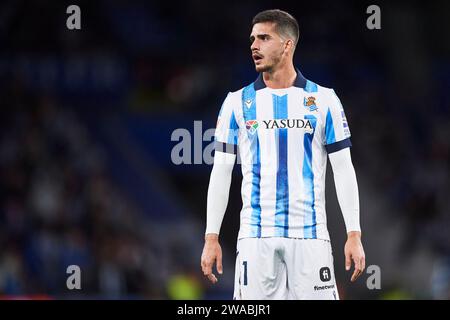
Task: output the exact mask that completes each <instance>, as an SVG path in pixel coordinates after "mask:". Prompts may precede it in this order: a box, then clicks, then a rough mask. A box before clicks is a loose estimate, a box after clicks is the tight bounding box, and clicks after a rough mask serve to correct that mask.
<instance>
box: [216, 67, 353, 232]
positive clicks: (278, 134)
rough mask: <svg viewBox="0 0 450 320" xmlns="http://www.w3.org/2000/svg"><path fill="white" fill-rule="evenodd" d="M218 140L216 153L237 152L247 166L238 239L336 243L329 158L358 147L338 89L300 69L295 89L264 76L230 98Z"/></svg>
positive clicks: (222, 112) (244, 167)
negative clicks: (328, 205) (331, 230)
mask: <svg viewBox="0 0 450 320" xmlns="http://www.w3.org/2000/svg"><path fill="white" fill-rule="evenodd" d="M215 141H216V142H215V143H216V150H220V151H223V152H237V153H238V159H239V161H240V162H241V169H242V175H243V180H242V188H241V192H242V203H243V206H242V210H241V218H240V219H241V223H240V230H239V236H238V238H239V239H241V238H248V237H289V238H308V239H316V238H318V239H326V240H329V234H328V230H327V225H326V212H325V172H326V165H327V154H328V153H331V152H335V151H338V150H341V149H343V148H346V147H350V146H351V142H350V130H349V127H348V123H347V120H346V117H345V114H344V109H343V107H342V105H341V103H340V101H339V99H338V97H337V96H336V94H335V92H334V90H333V89H329V88H325V87H321V86H319V85H317V84H315V83H313V82H311V81H309V80H307V79H305V78H304V77H303V76H302V74H301V73H300V71H298V70H297V78H296V80H295V83H294V85H293V86H292V87H289V88H285V89H271V88H268V87H266V85H265V84H264V81H263V79H262V74H260V75H259V77H258V79H257V80H256V81H255V82H254V83H252V84H250V85H248V86H247V87H245V88H242V89H240V90H238V91H236V92H230V93H229V94H228V95H227V97H226V99H225V101H224V103H223V105H222V108H221V110H220V113H219V118H218V121H217V127H216V132H215ZM236 146H237V147H236Z"/></svg>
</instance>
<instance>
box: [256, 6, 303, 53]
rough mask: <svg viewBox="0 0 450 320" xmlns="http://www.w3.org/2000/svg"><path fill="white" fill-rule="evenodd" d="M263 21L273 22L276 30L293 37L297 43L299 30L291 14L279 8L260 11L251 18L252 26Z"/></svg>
mask: <svg viewBox="0 0 450 320" xmlns="http://www.w3.org/2000/svg"><path fill="white" fill-rule="evenodd" d="M263 22H273V23H275V25H276V26H275V28H276V31H277V32H278V33H279V34H281V35H283V36H289V37H292V38H294V41H295V45H297V42H298V38H299V34H300V31H299V27H298V22H297V20H296V19H295V18H294V17H293V16H292V15H291V14H289V13H287V12H286V11H283V10H279V9H271V10H265V11H261V12H260V13H258V14H257V15H256V16H255V17H254V18H253V21H252V27H253V26H254V25H255V24H257V23H263Z"/></svg>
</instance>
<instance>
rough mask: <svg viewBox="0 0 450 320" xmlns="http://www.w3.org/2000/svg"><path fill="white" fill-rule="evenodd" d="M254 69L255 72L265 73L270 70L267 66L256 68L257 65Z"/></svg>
mask: <svg viewBox="0 0 450 320" xmlns="http://www.w3.org/2000/svg"><path fill="white" fill-rule="evenodd" d="M255 69H256V72H266V71H268V70H269V69H270V68H269V67H268V66H258V65H255Z"/></svg>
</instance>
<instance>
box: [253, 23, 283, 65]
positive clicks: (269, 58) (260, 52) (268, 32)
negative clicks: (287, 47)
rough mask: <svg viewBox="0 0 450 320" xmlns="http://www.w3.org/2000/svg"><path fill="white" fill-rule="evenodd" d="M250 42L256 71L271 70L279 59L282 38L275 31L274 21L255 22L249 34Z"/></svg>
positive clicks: (281, 54)
mask: <svg viewBox="0 0 450 320" xmlns="http://www.w3.org/2000/svg"><path fill="white" fill-rule="evenodd" d="M250 43H251V46H250V49H251V51H252V58H253V62H254V63H255V68H256V71H257V72H267V71H272V70H273V69H274V68H275V67H276V66H277V65H278V63H279V62H280V61H281V59H282V57H283V51H284V50H283V49H284V40H283V39H282V38H281V37H280V36H279V34H278V33H277V32H276V31H275V23H272V22H263V23H256V24H255V25H254V26H253V29H252V33H251V34H250Z"/></svg>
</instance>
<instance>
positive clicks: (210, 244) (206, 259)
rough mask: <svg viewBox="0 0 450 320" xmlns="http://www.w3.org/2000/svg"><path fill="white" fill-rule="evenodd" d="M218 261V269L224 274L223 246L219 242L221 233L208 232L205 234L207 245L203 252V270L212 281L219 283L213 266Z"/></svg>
mask: <svg viewBox="0 0 450 320" xmlns="http://www.w3.org/2000/svg"><path fill="white" fill-rule="evenodd" d="M214 261H216V269H217V272H218V273H219V274H222V272H223V270H222V248H221V247H220V244H219V235H218V234H215V233H208V234H207V235H206V236H205V246H204V247H203V253H202V260H201V265H202V270H203V274H204V275H205V276H207V277H208V279H209V280H210V281H211V282H212V283H217V281H218V280H217V278H216V276H215V275H214V273H213V272H212V268H213V265H214Z"/></svg>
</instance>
